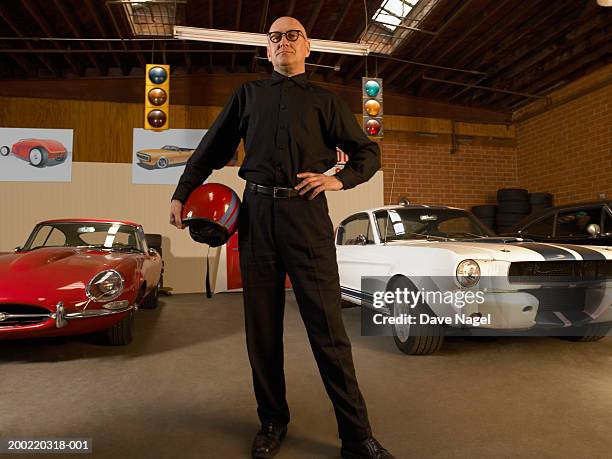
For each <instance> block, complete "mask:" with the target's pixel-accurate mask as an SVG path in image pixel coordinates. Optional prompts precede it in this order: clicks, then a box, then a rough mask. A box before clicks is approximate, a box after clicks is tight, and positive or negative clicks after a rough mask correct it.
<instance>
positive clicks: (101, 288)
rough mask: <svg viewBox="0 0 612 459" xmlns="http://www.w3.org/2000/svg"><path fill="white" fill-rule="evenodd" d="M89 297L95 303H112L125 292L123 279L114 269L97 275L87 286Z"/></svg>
mask: <svg viewBox="0 0 612 459" xmlns="http://www.w3.org/2000/svg"><path fill="white" fill-rule="evenodd" d="M86 292H87V296H88V297H89V298H91V299H92V300H94V301H111V300H114V299H115V298H117V297H118V296H119V295H121V293H122V292H123V277H122V276H121V274H119V272H117V271H115V270H114V269H108V270H106V271H102V272H100V273H98V274H96V275H95V276H94V277H93V279H92V280H91V281H90V282H89V284H88V285H87V290H86Z"/></svg>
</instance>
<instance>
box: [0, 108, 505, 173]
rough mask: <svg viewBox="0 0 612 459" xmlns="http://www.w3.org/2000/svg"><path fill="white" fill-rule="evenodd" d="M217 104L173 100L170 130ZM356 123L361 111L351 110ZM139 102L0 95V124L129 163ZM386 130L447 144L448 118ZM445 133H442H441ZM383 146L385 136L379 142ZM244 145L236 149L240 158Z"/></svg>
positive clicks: (91, 156)
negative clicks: (46, 131)
mask: <svg viewBox="0 0 612 459" xmlns="http://www.w3.org/2000/svg"><path fill="white" fill-rule="evenodd" d="M220 110H221V107H217V106H209V107H205V106H192V105H172V106H171V110H170V127H171V128H174V129H206V128H208V127H210V125H211V124H212V122H213V121H214V119H215V118H216V116H217V115H218V114H219V112H220ZM355 116H356V119H357V120H358V122H359V123H361V115H355ZM143 117H144V109H143V104H135V103H120V102H100V101H84V100H58V99H34V98H24V97H1V96H0V127H21V128H27V127H32V128H55V129H73V130H74V142H73V150H74V151H73V161H77V162H107V163H131V162H132V137H133V132H132V130H133V129H134V128H141V127H142V126H143ZM385 130H386V131H398V132H418V133H432V134H441V135H442V137H440V139H439V140H438V141H437V142H439V143H445V144H450V143H451V139H450V137H449V135H450V134H451V133H452V132H453V122H452V121H450V120H448V119H440V118H425V117H414V116H403V115H388V116H386V117H385ZM454 131H455V134H456V135H458V136H460V135H464V136H466V135H467V136H474V137H478V138H479V139H480V144H482V142H484V143H487V142H488V143H490V144H491V145H492V146H500V145H499V144H500V141H502V142H503V143H504V145H505V146H508V145H514V141H515V132H514V128H513V127H512V126H505V125H502V124H483V123H463V122H460V123H455V127H454ZM444 135H445V136H446V137H443V136H444ZM382 145H383V149H384V141H383V144H382ZM243 156H244V148H243V146H242V145H241V146H240V148H239V158H242V157H243Z"/></svg>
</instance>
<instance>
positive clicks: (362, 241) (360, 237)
mask: <svg viewBox="0 0 612 459" xmlns="http://www.w3.org/2000/svg"><path fill="white" fill-rule="evenodd" d="M367 243H368V238H367V237H365V236H364V235H363V234H359V235H358V236H357V237H356V238H355V245H366V244H367Z"/></svg>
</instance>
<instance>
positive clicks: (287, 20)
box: [269, 16, 306, 37]
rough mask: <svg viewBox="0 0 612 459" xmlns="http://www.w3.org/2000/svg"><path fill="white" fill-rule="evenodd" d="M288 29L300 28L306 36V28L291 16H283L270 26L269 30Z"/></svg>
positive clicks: (279, 30)
mask: <svg viewBox="0 0 612 459" xmlns="http://www.w3.org/2000/svg"><path fill="white" fill-rule="evenodd" d="M287 30H300V31H301V32H302V33H303V34H304V37H306V29H305V28H304V26H303V25H302V23H301V22H300V21H298V20H297V19H296V18H292V17H291V16H281V17H280V18H277V19H276V20H275V21H274V22H273V23H272V25H271V26H270V30H269V32H285V31H287Z"/></svg>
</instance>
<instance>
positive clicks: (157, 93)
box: [144, 64, 170, 131]
mask: <svg viewBox="0 0 612 459" xmlns="http://www.w3.org/2000/svg"><path fill="white" fill-rule="evenodd" d="M169 124H170V66H169V65H161V64H147V69H146V73H145V116H144V128H145V129H150V130H153V131H163V130H165V129H168V127H169Z"/></svg>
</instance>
